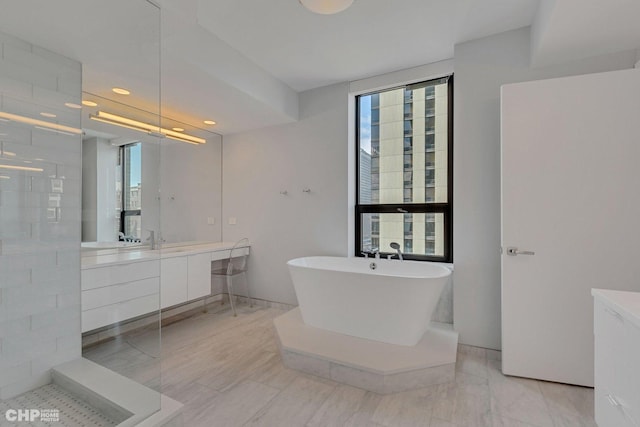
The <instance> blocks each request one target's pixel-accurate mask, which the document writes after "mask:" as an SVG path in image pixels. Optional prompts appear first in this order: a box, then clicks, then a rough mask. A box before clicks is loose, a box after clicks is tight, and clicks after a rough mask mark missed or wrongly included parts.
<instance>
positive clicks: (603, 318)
mask: <svg viewBox="0 0 640 427" xmlns="http://www.w3.org/2000/svg"><path fill="white" fill-rule="evenodd" d="M592 294H593V296H594V335H595V412H596V413H595V415H596V422H597V423H598V426H599V427H609V426H611V427H625V426H629V427H638V426H640V292H625V291H611V290H602V289H593V290H592Z"/></svg>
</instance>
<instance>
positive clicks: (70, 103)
mask: <svg viewBox="0 0 640 427" xmlns="http://www.w3.org/2000/svg"><path fill="white" fill-rule="evenodd" d="M64 106H65V107H69V108H75V109H76V110H77V109H78V108H82V105H78V104H74V103H73V102H65V103H64Z"/></svg>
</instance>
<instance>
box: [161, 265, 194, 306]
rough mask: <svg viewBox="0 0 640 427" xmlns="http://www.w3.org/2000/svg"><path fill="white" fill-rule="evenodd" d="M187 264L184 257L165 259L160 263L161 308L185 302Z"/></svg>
mask: <svg viewBox="0 0 640 427" xmlns="http://www.w3.org/2000/svg"><path fill="white" fill-rule="evenodd" d="M188 268H189V263H188V260H187V257H186V256H183V257H175V258H166V259H163V260H161V261H160V289H161V290H160V304H161V306H162V308H167V307H171V306H172V305H177V304H181V303H183V302H185V301H187V274H188Z"/></svg>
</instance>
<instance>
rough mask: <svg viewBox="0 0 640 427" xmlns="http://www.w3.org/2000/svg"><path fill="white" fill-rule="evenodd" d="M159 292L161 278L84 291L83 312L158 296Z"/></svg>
mask: <svg viewBox="0 0 640 427" xmlns="http://www.w3.org/2000/svg"><path fill="white" fill-rule="evenodd" d="M159 291H160V278H159V277H151V278H149V279H143V280H137V281H135V282H129V283H120V284H117V285H111V286H103V287H101V288H96V289H90V290H87V291H82V310H83V311H86V310H91V309H94V308H98V307H103V306H105V305H110V304H116V303H119V302H122V301H127V300H130V299H135V298H140V297H143V296H146V295H152V294H157V293H158V292H159Z"/></svg>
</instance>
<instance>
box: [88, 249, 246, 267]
mask: <svg viewBox="0 0 640 427" xmlns="http://www.w3.org/2000/svg"><path fill="white" fill-rule="evenodd" d="M234 244H235V242H185V243H178V244H167V245H164V247H163V248H162V249H160V250H151V249H148V248H147V247H142V248H140V249H121V250H117V249H116V250H113V249H109V250H97V251H92V252H91V253H88V254H85V255H82V259H81V266H82V267H81V268H82V269H83V270H86V269H91V268H98V267H106V266H109V265H118V264H131V263H134V262H139V261H151V260H159V259H166V258H174V257H180V256H187V255H195V254H201V253H215V255H217V256H216V257H215V258H216V259H223V258H227V257H228V256H229V250H231V248H232V247H233V245H234ZM250 246H251V245H250V244H244V245H241V246H239V247H244V248H249V247H250Z"/></svg>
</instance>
